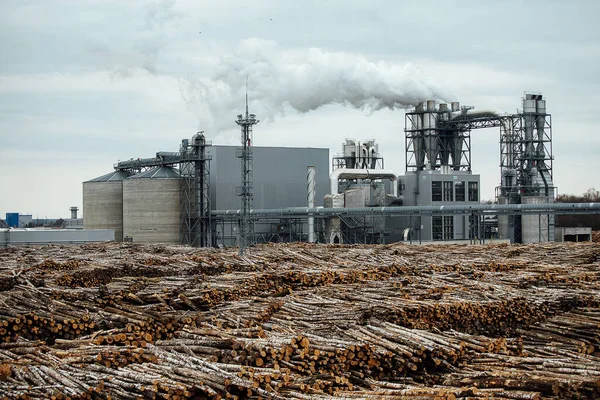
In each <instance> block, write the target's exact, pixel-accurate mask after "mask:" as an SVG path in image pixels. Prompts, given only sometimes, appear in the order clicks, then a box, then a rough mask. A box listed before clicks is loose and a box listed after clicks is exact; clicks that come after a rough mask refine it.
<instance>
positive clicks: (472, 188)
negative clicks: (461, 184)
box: [469, 182, 479, 201]
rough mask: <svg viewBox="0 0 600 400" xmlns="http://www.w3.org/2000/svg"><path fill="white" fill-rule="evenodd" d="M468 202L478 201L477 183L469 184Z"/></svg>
mask: <svg viewBox="0 0 600 400" xmlns="http://www.w3.org/2000/svg"><path fill="white" fill-rule="evenodd" d="M469 201H479V188H478V186H477V182H469Z"/></svg>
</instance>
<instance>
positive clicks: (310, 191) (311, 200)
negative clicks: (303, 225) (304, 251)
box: [306, 165, 317, 243]
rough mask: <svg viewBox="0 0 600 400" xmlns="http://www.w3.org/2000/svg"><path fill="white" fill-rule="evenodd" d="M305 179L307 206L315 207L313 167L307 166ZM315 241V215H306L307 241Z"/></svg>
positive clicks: (315, 194) (315, 195)
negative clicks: (306, 181)
mask: <svg viewBox="0 0 600 400" xmlns="http://www.w3.org/2000/svg"><path fill="white" fill-rule="evenodd" d="M306 179H307V180H308V183H307V199H308V208H309V209H312V208H315V199H316V198H317V193H316V181H315V167H314V166H312V165H311V166H309V167H308V168H307V173H306ZM314 241H315V217H313V216H310V215H309V217H308V242H309V243H314Z"/></svg>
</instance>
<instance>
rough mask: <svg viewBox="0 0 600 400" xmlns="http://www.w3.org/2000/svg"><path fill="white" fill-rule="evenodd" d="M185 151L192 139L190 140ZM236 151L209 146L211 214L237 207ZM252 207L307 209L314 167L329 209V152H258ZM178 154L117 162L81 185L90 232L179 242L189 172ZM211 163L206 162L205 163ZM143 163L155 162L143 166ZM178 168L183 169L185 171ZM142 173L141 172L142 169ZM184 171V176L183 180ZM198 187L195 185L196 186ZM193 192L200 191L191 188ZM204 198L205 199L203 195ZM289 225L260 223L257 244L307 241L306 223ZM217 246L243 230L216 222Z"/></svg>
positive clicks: (260, 149) (135, 239)
mask: <svg viewBox="0 0 600 400" xmlns="http://www.w3.org/2000/svg"><path fill="white" fill-rule="evenodd" d="M184 142H185V143H186V146H189V143H190V142H189V141H188V140H184ZM238 151H239V150H238V148H237V147H235V146H207V147H206V154H205V156H204V157H205V158H206V160H210V174H208V176H209V185H206V186H207V187H210V201H209V202H208V203H209V205H210V209H211V210H216V209H232V210H233V209H235V210H237V209H239V207H240V197H239V195H238V191H239V186H240V167H239V157H238ZM252 151H253V156H254V162H253V173H254V184H253V189H254V206H255V207H256V208H284V207H303V206H306V204H307V192H306V185H307V184H306V182H307V181H306V169H307V166H309V165H312V166H315V169H316V190H317V193H321V194H322V195H321V196H320V197H317V198H318V201H317V204H316V205H317V206H323V195H324V194H326V193H327V191H328V188H329V178H328V174H329V149H324V148H289V147H253V149H252ZM179 154H180V153H168V152H159V153H157V155H156V157H154V158H151V159H139V160H137V159H136V160H131V161H129V162H122V163H119V164H120V167H119V164H117V168H122V169H117V170H116V171H114V172H111V173H109V174H106V175H103V176H101V177H98V178H95V179H91V180H89V181H87V182H84V183H83V216H84V227H85V229H113V230H114V231H115V240H117V241H122V240H124V239H125V240H131V241H133V242H140V243H171V244H179V243H181V242H182V236H183V235H185V234H186V227H187V225H186V224H185V222H187V219H186V215H185V214H186V207H188V206H189V204H188V201H187V200H189V199H188V198H191V200H192V202H193V201H196V199H197V197H196V194H192V195H191V196H189V195H188V190H187V189H188V185H187V182H186V181H187V179H186V177H185V172H186V171H187V169H192V170H193V168H190V167H189V165H188V163H185V164H180V163H179V162H174V161H173V160H175V159H176V160H180V157H181V156H180V155H179ZM207 164H208V163H207ZM144 165H156V166H153V167H147V168H146V167H144ZM175 165H184V167H183V169H181V168H175V167H174V166H175ZM142 170H143V171H142ZM180 170H183V171H184V176H182V175H181V173H180ZM192 186H193V185H192ZM191 191H192V192H193V191H194V189H193V187H192V190H191ZM199 196H200V195H199ZM293 228H294V231H293V232H291V231H290V230H289V229H290V226H289V225H288V224H286V223H283V224H282V223H275V222H272V221H259V222H258V223H257V224H256V226H255V230H256V235H257V237H258V240H259V241H269V240H271V239H273V237H281V236H285V237H289V235H290V234H293V239H294V240H306V238H307V235H308V233H307V225H306V221H304V222H301V223H299V224H298V225H295V226H293ZM212 230H213V231H214V232H215V235H216V237H215V241H216V240H217V237H218V240H219V244H221V245H228V246H229V245H236V244H237V227H236V226H232V225H229V224H228V225H222V224H221V225H218V224H216V223H214V224H213V226H212Z"/></svg>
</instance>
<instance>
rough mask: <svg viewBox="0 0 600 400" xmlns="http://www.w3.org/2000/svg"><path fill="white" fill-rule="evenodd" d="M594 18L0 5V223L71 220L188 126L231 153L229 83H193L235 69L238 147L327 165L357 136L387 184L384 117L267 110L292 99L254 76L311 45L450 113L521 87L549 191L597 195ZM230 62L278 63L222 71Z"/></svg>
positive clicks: (381, 9)
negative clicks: (553, 187)
mask: <svg viewBox="0 0 600 400" xmlns="http://www.w3.org/2000/svg"><path fill="white" fill-rule="evenodd" d="M598 15H600V2H597V1H594V0H589V1H583V0H582V1H573V2H564V1H528V2H523V1H457V2H451V1H446V2H438V1H429V2H428V1H403V2H398V1H383V0H380V1H348V0H345V1H342V0H340V1H302V2H298V1H281V0H279V1H275V0H273V1H267V0H254V1H233V0H232V1H229V0H228V1H226V2H224V1H208V0H204V1H192V0H179V1H153V2H142V1H126V2H109V1H101V0H44V1H42V0H40V1H34V0H22V1H4V2H0V168H1V171H2V175H1V180H0V187H1V189H0V191H1V193H2V196H0V215H2V216H3V215H4V213H5V212H12V211H16V212H21V213H33V214H34V216H36V215H37V216H40V217H43V216H48V217H59V216H63V217H66V216H68V214H69V213H68V208H69V206H71V205H79V206H81V182H82V181H84V180H87V179H91V178H94V177H96V176H99V175H102V174H104V173H106V172H109V171H110V170H111V168H112V164H113V163H114V162H116V161H117V160H119V159H126V158H130V157H149V156H152V155H153V154H154V153H155V152H156V151H159V150H176V149H177V146H178V143H179V142H180V140H181V139H182V138H184V137H189V136H191V135H192V134H193V133H195V132H196V131H197V130H198V129H204V130H206V133H207V135H208V137H209V139H212V140H213V142H214V143H223V144H235V142H236V140H237V137H238V134H237V130H236V125H235V124H234V123H233V120H234V119H235V115H236V114H238V113H239V112H240V111H241V110H242V107H243V95H241V93H242V92H243V87H240V88H233V90H229V89H223V88H219V90H220V91H215V90H216V89H215V88H214V87H212V86H210V82H212V81H211V78H214V77H215V76H217V75H218V74H231V73H232V71H234V72H236V73H237V72H239V71H241V70H245V69H249V71H250V72H249V74H250V75H251V76H252V80H254V82H251V83H250V89H251V93H250V95H251V96H252V90H253V89H254V93H255V98H254V101H253V102H252V106H253V110H255V112H256V113H257V114H258V116H259V118H260V119H261V120H262V122H261V123H260V124H259V125H258V126H257V127H256V128H255V144H257V145H266V146H271V145H272V146H279V145H288V146H311V147H328V148H330V150H331V154H333V153H336V152H338V151H339V150H340V146H341V142H342V141H343V140H344V138H346V137H354V138H357V139H360V140H362V139H366V138H375V139H376V140H377V141H378V142H379V143H380V151H381V152H382V153H383V156H384V157H385V163H386V167H387V168H392V169H394V170H395V171H396V172H398V173H402V172H404V137H403V129H404V115H403V112H402V110H394V111H392V110H389V109H383V110H380V111H374V112H372V111H371V110H370V108H369V107H366V108H365V109H354V108H352V107H350V106H346V107H345V106H343V105H326V106H324V107H321V108H318V109H317V110H315V111H309V112H306V113H299V112H297V111H296V110H294V109H293V108H292V107H290V106H289V105H287V103H285V99H286V97H291V96H293V95H294V93H295V92H300V91H301V89H302V88H303V87H305V85H303V84H302V82H293V84H295V85H297V90H296V88H294V90H291V89H290V84H291V83H290V84H288V83H286V84H285V85H279V87H278V86H277V85H278V82H281V81H278V80H277V79H274V78H273V77H272V76H268V75H265V74H268V73H270V72H269V71H288V70H289V67H290V65H288V64H286V63H285V62H287V61H285V60H304V62H312V60H313V59H312V58H310V57H312V56H314V51H315V50H314V49H320V50H319V51H320V52H321V54H322V55H324V56H323V57H333V58H336V59H337V60H338V61H337V62H339V63H342V64H343V63H344V62H346V60H347V63H348V64H352V65H355V68H354V69H353V70H352V71H353V74H354V75H352V76H354V77H356V73H357V71H358V73H359V74H360V72H361V71H363V70H362V69H360V65H361V63H364V64H365V65H367V63H375V64H374V65H377V66H379V67H381V66H384V67H385V68H383V67H381V68H383V70H384V71H387V72H385V74H384V75H382V78H381V81H378V82H375V83H377V84H379V86H384V87H379V88H378V90H386V87H385V86H386V85H388V84H390V85H391V86H393V85H392V84H393V83H394V82H393V79H392V81H390V80H389V79H387V78H390V77H392V78H394V77H395V76H396V75H394V74H393V73H392V72H393V71H397V70H398V69H403V71H407V69H406V64H407V63H409V64H410V65H411V66H412V67H410V68H409V69H408V71H410V72H411V73H410V75H411V76H412V75H414V76H417V78H415V79H416V80H417V81H419V82H426V85H425V86H426V87H427V88H429V89H431V88H434V91H436V92H438V93H441V92H444V93H451V94H452V96H454V97H455V98H456V99H458V100H459V101H460V102H461V103H462V104H464V105H474V106H477V107H494V108H498V109H501V110H504V111H509V112H512V111H514V110H515V109H516V108H518V107H520V98H521V96H522V94H523V91H526V90H532V91H540V92H542V93H543V94H544V95H545V96H546V98H547V101H548V111H549V112H550V113H552V122H553V135H554V155H555V163H554V168H555V169H554V178H555V183H556V184H557V185H558V187H559V191H560V192H563V193H566V192H570V193H580V192H584V191H585V190H587V189H588V188H589V187H592V186H595V187H596V188H599V187H600V181H599V179H598V177H597V171H599V170H600V154H599V153H600V136H598V134H597V132H596V129H594V123H596V119H597V116H596V115H595V114H596V113H597V112H596V108H597V105H598V104H600V94H599V93H600V78H598V72H597V71H598V65H600V28H599V27H598V24H597V21H596V20H597V16H598ZM200 32H201V33H200ZM250 38H253V39H250ZM248 39H250V41H249V40H248ZM248 43H254V44H253V45H252V46H249V45H248ZM249 47H250V48H249ZM264 49H268V50H264ZM310 49H313V50H310ZM341 53H344V54H341ZM241 54H244V55H247V56H248V57H261V56H264V57H266V58H265V60H263V61H265V63H266V64H269V62H270V60H271V58H270V57H273V58H277V59H278V60H279V61H278V62H279V64H277V63H272V65H269V67H270V68H271V69H269V68H264V69H260V68H262V67H263V66H264V63H263V64H261V63H259V62H257V60H254V61H252V60H245V59H244V58H239V59H238V58H234V59H233V60H231V58H233V56H234V55H241ZM227 57H230V58H229V59H228V58H227ZM227 60H229V61H227ZM282 60H284V61H282ZM307 60H308V61H307ZM361 60H362V61H361ZM378 63H379V64H378ZM342 67H343V65H342V66H340V68H342ZM379 67H378V68H379ZM278 68H279V69H278ZM412 68H414V70H413V69H412ZM367 70H368V69H367ZM390 71H392V72H390ZM414 71H417V72H414ZM334 72H335V71H334ZM413 72H414V74H413ZM294 73H296V72H294ZM311 73H312V72H311ZM406 74H408V73H406ZM367 75H368V76H362V77H360V79H363V80H365V81H366V80H368V79H369V78H370V77H372V75H373V74H372V73H369V74H367ZM291 76H295V75H291ZM299 76H302V75H299ZM352 76H351V77H352ZM259 77H260V82H256V81H257V80H259ZM330 77H332V75H326V74H325V75H323V76H322V77H321V78H322V79H329V78H330ZM360 79H359V78H357V80H360ZM329 80H330V81H331V79H329ZM350 80H351V79H350V78H349V80H348V81H350ZM233 82H236V81H233ZM283 82H286V81H283ZM323 82H325V81H323ZM382 82H383V83H384V84H382ZM407 82H409V81H407ZM307 83H310V82H307ZM313 83H314V82H313ZM409 83H410V82H409ZM401 84H402V85H404V84H405V83H404V81H401ZM406 84H407V85H408V83H406ZM209 86H210V91H209V92H206V91H205V90H204V89H202V90H200V89H199V88H208V87H209ZM242 86H243V85H242ZM282 86H286V87H285V88H284V87H282ZM317 86H318V87H321V86H324V85H321V84H320V82H317ZM306 87H308V88H309V86H306ZM363 87H364V86H360V85H358V86H357V87H354V86H351V87H350V89H351V90H358V89H357V88H363ZM190 88H192V89H190ZM278 88H279V89H281V90H276V89H278ZM286 89H287V92H286ZM325 89H326V90H329V89H330V88H328V87H326V86H324V91H325ZM190 90H191V92H190ZM223 90H225V91H223ZM311 90H312V89H311ZM329 92H330V90H329ZM205 93H209V95H210V96H204V97H203V94H205ZM261 93H262V94H264V95H267V94H268V95H271V94H274V96H271V99H270V101H267V100H264V99H263V100H261V99H260V95H261ZM215 94H218V95H215ZM354 94H356V93H354ZM315 96H317V97H318V98H317V99H316V100H315V99H310V100H315V101H318V100H322V99H321V97H320V96H321V95H320V94H318V93H315ZM206 97H211V98H206ZM238 97H239V104H238V103H236V101H237V100H236V99H237V98H238ZM257 97H258V98H257ZM304 100H306V98H305V99H304ZM277 102H279V103H281V104H276V103H277ZM498 139H499V132H498V131H497V130H489V131H488V130H483V131H477V132H473V134H472V148H473V160H472V161H473V169H474V171H475V172H476V173H480V174H481V175H482V182H483V184H482V186H483V188H482V189H483V193H482V197H483V198H488V199H491V198H492V197H493V191H494V187H495V186H496V185H497V184H498V181H499V168H498V164H499V146H498ZM320 195H322V194H320Z"/></svg>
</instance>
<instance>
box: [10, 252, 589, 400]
mask: <svg viewBox="0 0 600 400" xmlns="http://www.w3.org/2000/svg"><path fill="white" fill-rule="evenodd" d="M598 254H600V248H599V247H598V245H596V244H588V243H580V244H569V243H565V244H539V245H530V246H508V245H493V246H472V247H469V248H468V250H466V249H465V247H463V246H423V247H421V246H414V247H413V246H404V245H385V246H366V245H364V246H362V245H357V246H324V245H311V244H291V245H285V244H283V245H264V246H257V247H256V248H254V249H253V250H252V252H251V254H250V256H248V257H246V258H240V257H238V256H237V255H236V253H235V249H229V250H215V249H201V250H199V249H191V248H184V247H177V246H170V247H169V246H162V245H137V244H136V245H133V244H93V245H85V246H48V247H44V248H41V247H23V248H14V249H13V248H10V249H0V399H1V398H55V399H66V398H71V399H79V398H81V399H85V398H98V399H108V398H123V399H138V398H170V399H184V398H215V399H220V398H248V397H250V398H272V399H290V398H297V399H327V398H335V397H343V398H349V399H350V398H352V399H363V398H364V399H367V398H381V399H386V398H389V399H392V398H411V399H413V398H414V399H434V398H437V399H455V398H506V399H538V398H541V397H544V398H547V397H550V398H557V399H558V398H561V399H562V398H597V397H599V396H600V265H599V264H600V262H598V261H597V258H598Z"/></svg>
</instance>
